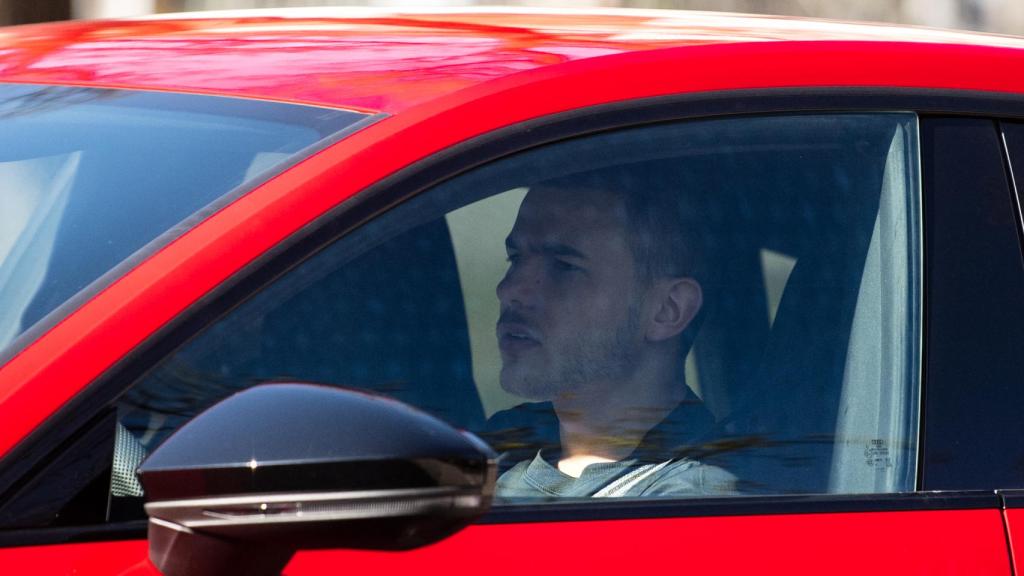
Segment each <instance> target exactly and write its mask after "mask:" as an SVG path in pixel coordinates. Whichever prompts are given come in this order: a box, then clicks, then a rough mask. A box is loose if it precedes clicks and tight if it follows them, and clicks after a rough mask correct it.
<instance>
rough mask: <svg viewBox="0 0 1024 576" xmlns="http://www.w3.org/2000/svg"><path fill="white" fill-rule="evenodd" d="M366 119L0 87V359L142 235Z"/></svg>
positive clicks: (158, 97) (198, 99)
mask: <svg viewBox="0 0 1024 576" xmlns="http://www.w3.org/2000/svg"><path fill="white" fill-rule="evenodd" d="M365 117H366V115H365V114H359V113H354V112H347V111H342V110H331V109H325V108H314V107H310V106H296V105H291V104H279V103H273V102H256V101H247V100H241V99H236V98H221V97H211V96H197V95H189V94H169V93H147V92H133V91H127V90H100V89H93V88H70V87H59V86H31V85H28V86H26V85H0V363H2V362H3V361H4V360H6V359H8V358H10V357H11V356H13V354H15V353H16V352H17V351H18V350H19V349H20V348H21V347H22V346H23V345H24V344H25V343H26V341H25V340H26V339H24V338H22V339H21V340H20V341H19V340H18V337H19V336H21V335H22V334H25V333H26V332H27V331H29V330H30V329H31V328H32V327H33V326H34V325H36V324H37V323H40V321H41V320H42V319H43V318H44V317H46V316H47V315H48V314H50V313H52V312H54V311H55V310H56V309H57V308H58V307H60V306H62V305H63V304H65V303H66V302H67V301H68V300H69V299H70V298H72V297H73V296H74V295H75V294H77V293H78V292H79V291H81V290H82V289H84V288H85V287H86V286H88V285H89V284H90V283H92V282H93V281H95V280H97V279H98V278H100V277H101V276H103V275H104V274H106V273H107V272H109V271H110V270H111V269H113V268H114V267H115V266H117V265H118V264H119V263H121V262H123V261H125V260H126V259H128V258H130V257H131V256H132V255H133V254H134V253H135V252H136V251H137V250H139V249H141V248H142V247H143V246H145V245H146V244H147V243H149V242H150V241H152V240H154V239H155V238H157V237H158V236H160V235H162V234H165V233H168V232H169V231H172V230H175V229H176V230H177V233H180V231H181V230H183V229H184V228H187V226H186V225H184V224H183V221H185V220H186V219H188V218H189V217H190V216H193V215H194V214H195V213H196V212H197V211H199V210H200V209H202V208H204V207H206V206H208V205H209V204H210V203H211V202H213V201H215V200H217V199H218V198H220V197H222V196H224V195H225V194H226V193H228V192H230V191H231V190H233V189H235V188H237V187H239V186H241V185H243V184H245V183H250V182H254V181H256V180H257V179H259V178H260V177H263V178H265V177H267V176H268V171H271V172H272V171H273V170H274V169H275V168H276V167H280V166H281V165H282V163H283V162H285V161H286V160H287V159H289V158H291V157H293V156H295V155H296V154H299V153H300V151H301V150H303V149H304V148H306V147H308V146H310V145H312V144H314V143H315V142H317V141H319V140H322V139H324V138H326V137H327V136H329V135H331V134H334V133H336V132H337V131H339V130H341V129H343V128H345V127H346V126H350V125H351V124H352V123H354V122H356V121H358V120H360V119H362V118H365ZM57 315H58V316H59V315H60V314H57ZM58 319H59V318H56V319H51V320H52V321H56V320H58ZM51 324H52V322H51ZM29 339H30V338H29Z"/></svg>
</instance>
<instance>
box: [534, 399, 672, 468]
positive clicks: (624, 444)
mask: <svg viewBox="0 0 1024 576" xmlns="http://www.w3.org/2000/svg"><path fill="white" fill-rule="evenodd" d="M686 390H687V389H686V386H685V385H684V384H681V383H680V382H678V381H672V382H671V384H669V385H664V386H659V387H650V388H648V389H646V390H645V389H643V388H642V387H634V386H631V385H630V383H622V384H621V385H619V386H616V387H609V388H608V392H607V393H606V394H595V395H587V396H586V397H585V398H583V400H584V401H581V400H579V399H578V398H581V397H582V396H581V397H577V398H560V399H556V400H555V401H554V407H555V412H556V413H557V414H558V421H559V432H560V437H561V444H562V457H561V459H560V460H559V462H558V468H559V470H561V471H562V472H564V473H566V474H568V475H570V476H573V477H577V478H578V477H579V475H580V474H582V472H583V469H584V468H586V467H587V466H589V465H590V464H595V463H599V462H613V461H618V460H623V459H625V458H626V457H628V456H629V455H630V454H631V453H633V451H634V450H636V448H637V447H638V446H639V445H640V443H641V442H642V441H643V439H644V436H646V435H647V433H648V432H649V431H650V430H651V429H652V428H654V427H655V426H657V425H658V424H659V423H660V422H661V421H662V420H664V419H665V417H666V416H668V414H669V413H670V412H672V411H673V410H674V409H675V408H676V406H678V405H679V404H680V403H681V402H682V401H683V399H684V398H685V397H686ZM643 392H646V393H643Z"/></svg>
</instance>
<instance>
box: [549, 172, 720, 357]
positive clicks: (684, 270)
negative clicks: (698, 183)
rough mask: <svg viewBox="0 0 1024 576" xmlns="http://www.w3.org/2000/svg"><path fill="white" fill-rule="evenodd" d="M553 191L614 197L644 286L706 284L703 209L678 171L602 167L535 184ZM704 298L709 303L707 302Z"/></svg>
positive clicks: (695, 325) (685, 336)
mask: <svg viewBox="0 0 1024 576" xmlns="http://www.w3.org/2000/svg"><path fill="white" fill-rule="evenodd" d="M534 187H536V188H544V189H550V190H580V191H594V192H603V193H606V194H610V195H611V196H612V198H614V199H616V200H618V201H619V203H620V205H621V207H622V208H623V209H624V212H625V218H626V222H625V225H626V231H627V233H628V235H629V243H630V249H631V251H632V253H633V261H634V264H635V267H636V269H635V274H636V276H637V280H638V281H639V282H640V283H641V284H643V285H646V286H649V285H650V284H651V283H652V282H654V281H655V280H657V279H659V278H684V277H688V278H693V279H695V280H696V281H697V282H698V283H700V284H702V285H703V284H704V280H705V276H706V271H705V269H704V266H703V258H702V254H703V253H704V249H703V242H704V241H705V240H706V237H705V236H706V235H705V234H703V233H702V232H701V230H702V226H701V222H700V218H701V216H700V211H699V210H698V209H697V208H696V204H695V200H696V199H695V198H694V196H692V194H693V193H694V191H692V190H688V189H687V186H686V185H685V184H684V183H683V182H682V179H681V178H680V175H679V173H678V172H677V171H675V170H672V169H671V167H670V166H667V165H665V164H660V163H654V162H651V163H643V164H631V165H623V166H616V167H612V168H602V169H598V170H591V171H588V172H583V173H578V174H572V175H569V176H561V177H558V178H554V179H551V180H545V181H543V182H541V183H538V184H535V185H534ZM707 296H708V295H707V294H705V304H707ZM706 309H707V306H706V305H705V306H703V307H702V308H701V310H700V311H699V312H698V313H697V316H696V317H695V318H694V319H693V320H692V321H691V322H690V325H689V326H687V327H686V329H685V330H683V332H682V334H680V345H681V350H682V353H683V355H684V356H683V358H684V359H685V355H686V354H687V353H689V351H690V348H691V347H692V346H693V342H694V340H695V339H696V337H697V332H698V331H699V330H700V326H701V324H703V322H704V317H705V311H706Z"/></svg>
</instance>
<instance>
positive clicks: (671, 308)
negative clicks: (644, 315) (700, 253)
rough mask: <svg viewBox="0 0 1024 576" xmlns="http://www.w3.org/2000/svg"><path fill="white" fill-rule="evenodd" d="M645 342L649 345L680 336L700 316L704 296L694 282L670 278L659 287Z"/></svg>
mask: <svg viewBox="0 0 1024 576" xmlns="http://www.w3.org/2000/svg"><path fill="white" fill-rule="evenodd" d="M651 296H653V298H654V299H653V301H652V302H651V304H652V308H653V310H652V312H653V314H652V315H651V316H650V321H649V323H648V325H647V332H646V334H645V336H646V338H647V340H648V341H650V342H659V341H662V340H668V339H669V338H673V337H675V336H677V335H679V333H680V332H682V331H683V330H685V329H686V327H687V326H689V325H690V322H691V321H692V320H693V318H694V316H696V315H697V313H698V312H700V307H701V305H703V303H704V294H703V292H702V291H701V288H700V284H699V283H698V282H697V281H696V280H694V279H693V278H671V279H668V280H662V281H659V282H657V283H656V285H655V287H654V289H653V290H652V294H651Z"/></svg>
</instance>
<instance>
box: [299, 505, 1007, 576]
mask: <svg viewBox="0 0 1024 576" xmlns="http://www.w3.org/2000/svg"><path fill="white" fill-rule="evenodd" d="M385 562H386V563H387V564H385ZM670 563H675V565H676V566H677V567H678V568H679V570H680V571H683V570H685V571H686V572H688V573H719V574H746V573H749V574H760V573H765V569H766V567H768V568H770V570H769V571H776V570H778V571H782V572H785V573H786V574H790V575H798V574H807V575H820V574H826V573H827V574H851V575H853V574H858V575H862V574H874V573H887V574H901V575H911V574H922V575H923V574H928V575H935V574H988V575H1000V574H1010V563H1009V558H1008V555H1007V551H1006V544H1005V539H1004V538H1003V528H1002V521H1001V518H1000V516H999V511H998V510H948V511H911V512H864V513H841V514H817V515H815V514H794V515H772V516H735V517H713V518H671V519H669V518H666V519H655V520H608V521H592V522H557V523H556V522H552V523H525V524H504V525H484V526H473V527H471V528H469V529H467V530H465V531H463V532H461V533H459V534H456V535H455V536H453V537H452V538H449V539H447V540H445V541H443V542H440V543H438V544H435V545H433V546H430V547H427V548H423V549H421V550H417V551H413V552H405V553H398V554H394V553H391V554H382V553H369V552H308V553H301V554H299V555H297V556H296V557H295V559H294V560H293V561H292V563H291V564H290V565H289V567H288V569H287V570H286V574H288V575H289V576H300V575H305V574H318V573H329V572H332V571H334V570H337V569H338V567H340V566H344V567H345V569H346V571H352V572H353V573H359V572H363V571H364V570H367V571H372V572H376V573H380V572H382V571H383V572H386V573H413V572H414V571H422V570H423V569H424V567H429V568H428V570H433V569H438V568H440V567H448V569H451V567H455V566H459V567H464V568H465V569H467V570H468V569H469V567H470V566H472V567H473V568H472V570H473V571H474V572H477V571H478V572H479V573H483V574H489V575H499V574H500V575H504V574H508V575H509V576H521V575H522V574H523V572H524V569H529V567H531V566H538V567H539V566H543V565H549V566H564V567H567V568H568V567H572V568H573V569H574V570H575V571H576V572H577V573H600V574H623V573H629V572H636V571H644V570H647V569H656V570H664V569H665V568H666V567H669V566H671V565H672V564H670ZM382 569H383V570H382Z"/></svg>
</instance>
